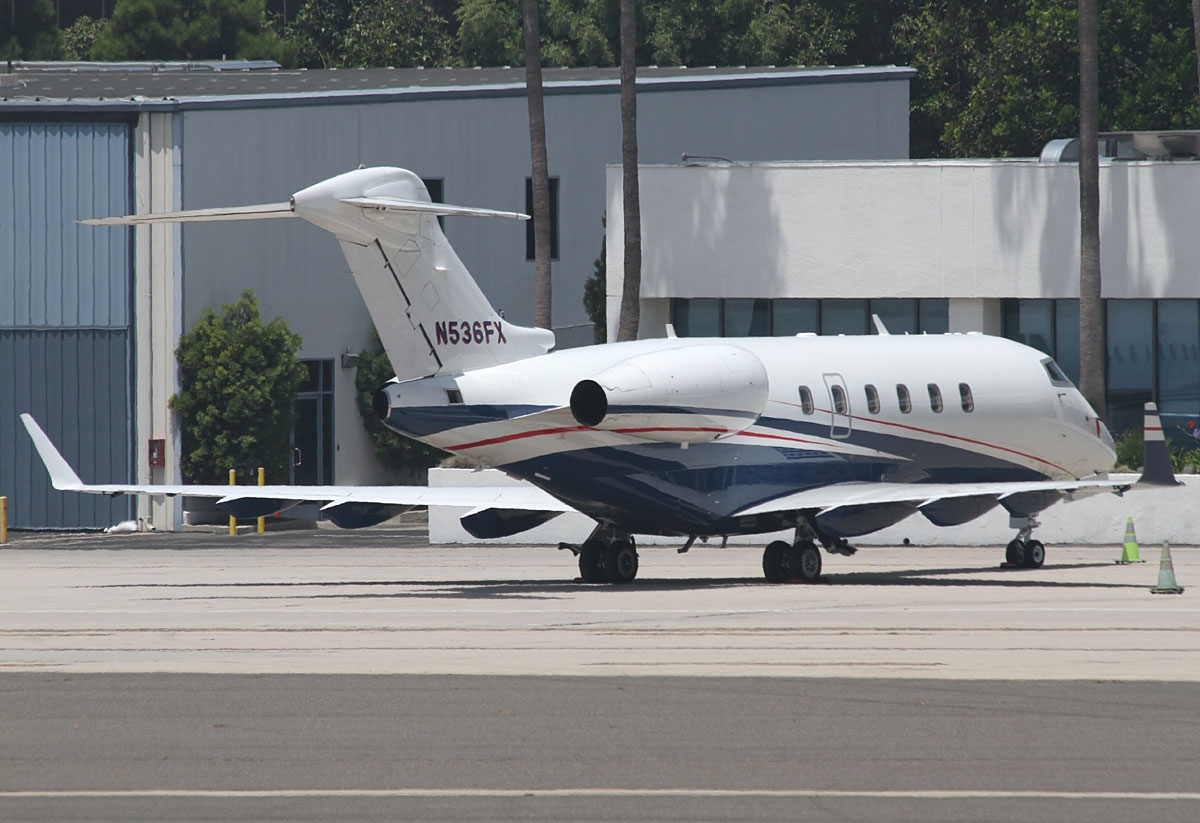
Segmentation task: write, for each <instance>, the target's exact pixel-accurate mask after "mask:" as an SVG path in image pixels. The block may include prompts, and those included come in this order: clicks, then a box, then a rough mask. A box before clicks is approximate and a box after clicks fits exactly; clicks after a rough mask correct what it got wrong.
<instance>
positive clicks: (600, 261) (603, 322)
mask: <svg viewBox="0 0 1200 823" xmlns="http://www.w3.org/2000/svg"><path fill="white" fill-rule="evenodd" d="M604 223H605V224H607V223H608V218H607V217H606V218H605V219H604ZM583 310H584V311H586V312H587V316H588V319H589V320H591V321H592V335H593V337H594V338H595V340H596V342H597V343H605V342H607V341H608V237H607V236H604V235H602V236H601V237H600V256H599V257H597V258H596V262H595V263H594V264H593V268H592V276H591V277H589V278H588V279H587V280H586V281H585V282H584V284H583Z"/></svg>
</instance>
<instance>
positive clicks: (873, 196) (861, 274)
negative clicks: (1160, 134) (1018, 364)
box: [608, 160, 1200, 324]
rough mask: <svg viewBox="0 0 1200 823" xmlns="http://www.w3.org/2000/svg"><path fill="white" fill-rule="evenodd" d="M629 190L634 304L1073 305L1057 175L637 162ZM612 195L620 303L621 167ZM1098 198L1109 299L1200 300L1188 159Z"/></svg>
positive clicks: (1194, 183) (1119, 172)
mask: <svg viewBox="0 0 1200 823" xmlns="http://www.w3.org/2000/svg"><path fill="white" fill-rule="evenodd" d="M640 183H641V209H642V243H643V249H642V256H643V273H642V296H643V298H644V299H654V298H669V297H751V296H752V297H814V298H822V297H828V298H837V297H950V298H968V299H980V298H1002V297H1023V298H1034V297H1053V298H1062V297H1076V296H1078V279H1079V216H1078V214H1079V213H1078V202H1079V198H1078V179H1077V176H1076V169H1075V167H1074V166H1071V165H1069V164H1051V163H1038V162H1036V161H1032V160H1008V161H1004V160H980V161H908V162H868V163H793V164H771V163H762V164H753V165H735V166H728V165H722V164H713V165H705V166H695V167H684V166H679V165H676V166H646V167H643V168H642V170H641V173H640ZM608 184H609V186H608V199H609V215H610V217H609V222H608V232H609V235H608V236H609V241H608V248H609V253H608V293H609V295H610V296H619V295H620V291H621V284H622V280H623V274H622V254H621V243H620V237H621V232H622V213H621V209H620V203H621V176H620V169H619V168H618V167H610V168H609V171H608ZM1100 201H1101V212H1102V214H1101V254H1102V261H1101V266H1102V271H1103V277H1104V296H1105V297H1111V298H1134V297H1143V298H1163V297H1187V298H1195V297H1200V232H1197V231H1195V229H1194V227H1193V225H1194V223H1195V215H1196V214H1198V213H1200V163H1197V162H1171V163H1163V162H1157V163H1156V162H1138V163H1124V162H1121V163H1106V164H1104V165H1102V166H1101V169H1100ZM981 310H982V309H981ZM610 324H611V320H610Z"/></svg>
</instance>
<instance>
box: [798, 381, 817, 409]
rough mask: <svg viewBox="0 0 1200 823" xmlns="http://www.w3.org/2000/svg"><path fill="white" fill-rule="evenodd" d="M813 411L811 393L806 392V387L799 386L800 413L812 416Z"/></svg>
mask: <svg viewBox="0 0 1200 823" xmlns="http://www.w3.org/2000/svg"><path fill="white" fill-rule="evenodd" d="M813 409H814V406H813V396H812V392H811V391H809V390H808V386H801V387H800V411H802V412H804V413H805V414H812V413H813Z"/></svg>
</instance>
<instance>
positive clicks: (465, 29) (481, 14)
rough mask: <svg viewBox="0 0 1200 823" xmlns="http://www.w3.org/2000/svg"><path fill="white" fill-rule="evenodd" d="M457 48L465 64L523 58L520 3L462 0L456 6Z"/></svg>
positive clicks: (513, 62)
mask: <svg viewBox="0 0 1200 823" xmlns="http://www.w3.org/2000/svg"><path fill="white" fill-rule="evenodd" d="M454 16H455V17H456V18H457V19H458V49H459V54H460V55H462V59H463V61H464V62H465V63H466V65H468V66H516V65H523V64H524V62H525V56H524V55H525V47H524V41H523V39H522V28H521V15H520V6H519V4H517V3H512V2H504V1H503V0H463V3H462V5H460V6H459V7H458V9H456V10H455V12H454Z"/></svg>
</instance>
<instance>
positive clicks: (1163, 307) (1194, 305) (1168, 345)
mask: <svg viewBox="0 0 1200 823" xmlns="http://www.w3.org/2000/svg"><path fill="white" fill-rule="evenodd" d="M1198 309H1200V302H1198V301H1196V300H1160V301H1158V323H1157V332H1158V410H1159V411H1160V412H1162V413H1163V414H1183V415H1190V416H1191V417H1193V418H1195V417H1197V416H1200V415H1198V414H1197V413H1198V412H1200V350H1198V349H1200V311H1198Z"/></svg>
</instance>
